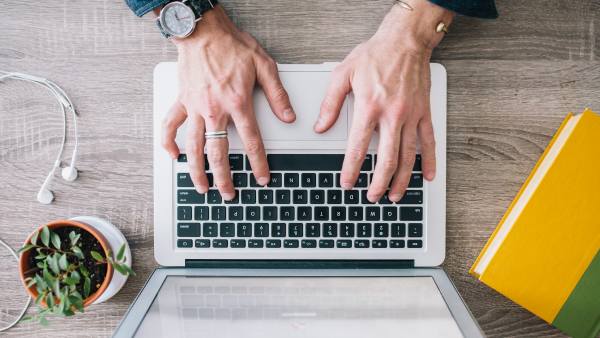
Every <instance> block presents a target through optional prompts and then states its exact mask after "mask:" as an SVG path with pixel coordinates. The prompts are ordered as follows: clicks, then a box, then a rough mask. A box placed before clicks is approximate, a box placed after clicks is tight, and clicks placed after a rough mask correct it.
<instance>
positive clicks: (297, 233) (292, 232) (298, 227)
mask: <svg viewBox="0 0 600 338" xmlns="http://www.w3.org/2000/svg"><path fill="white" fill-rule="evenodd" d="M288 230H289V236H290V237H302V236H304V229H302V223H290V224H289V225H288Z"/></svg>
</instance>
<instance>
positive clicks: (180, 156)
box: [177, 154, 187, 162]
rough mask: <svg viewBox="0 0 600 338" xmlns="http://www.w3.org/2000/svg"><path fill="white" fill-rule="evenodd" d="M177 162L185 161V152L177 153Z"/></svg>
mask: <svg viewBox="0 0 600 338" xmlns="http://www.w3.org/2000/svg"><path fill="white" fill-rule="evenodd" d="M177 162H187V156H186V155H185V154H179V156H177Z"/></svg>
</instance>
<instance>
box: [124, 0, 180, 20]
mask: <svg viewBox="0 0 600 338" xmlns="http://www.w3.org/2000/svg"><path fill="white" fill-rule="evenodd" d="M169 1H170V0H125V2H126V3H127V6H129V8H131V10H132V11H133V12H134V13H135V15H137V16H143V15H144V14H146V13H148V12H150V11H151V10H153V9H155V8H156V7H158V6H162V5H164V4H166V3H167V2H169Z"/></svg>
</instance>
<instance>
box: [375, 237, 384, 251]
mask: <svg viewBox="0 0 600 338" xmlns="http://www.w3.org/2000/svg"><path fill="white" fill-rule="evenodd" d="M373 247H374V248H380V249H381V248H387V241H386V240H385V239H374V240H373Z"/></svg>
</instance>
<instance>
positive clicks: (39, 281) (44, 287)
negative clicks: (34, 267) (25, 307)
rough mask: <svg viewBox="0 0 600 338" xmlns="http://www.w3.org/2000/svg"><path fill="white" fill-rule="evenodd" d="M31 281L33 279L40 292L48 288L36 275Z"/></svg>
mask: <svg viewBox="0 0 600 338" xmlns="http://www.w3.org/2000/svg"><path fill="white" fill-rule="evenodd" d="M33 279H35V285H36V286H39V287H40V288H41V289H42V290H43V289H46V288H47V287H48V284H46V282H45V281H44V279H43V278H42V277H41V276H40V275H38V274H36V275H35V276H34V277H33Z"/></svg>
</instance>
